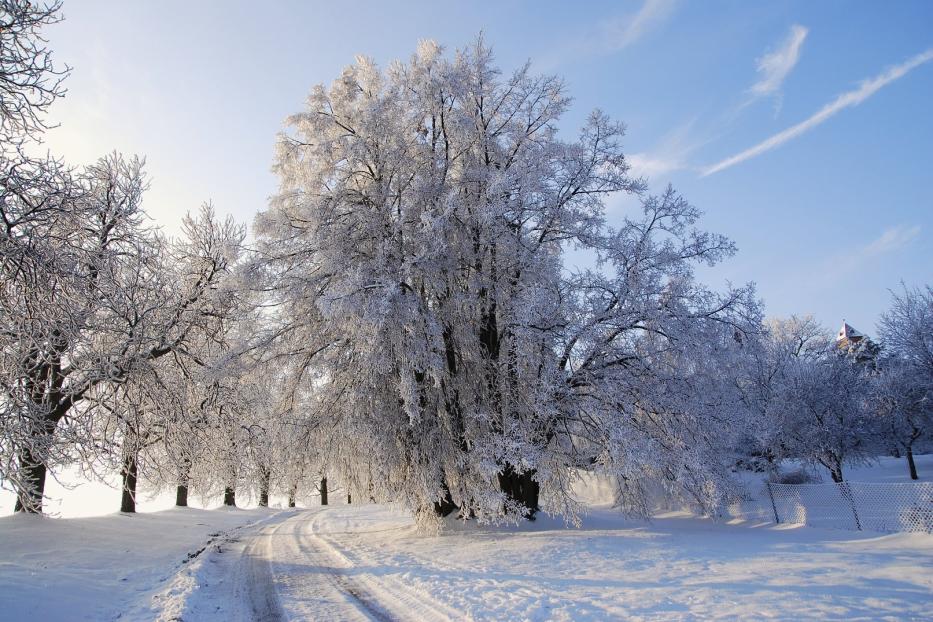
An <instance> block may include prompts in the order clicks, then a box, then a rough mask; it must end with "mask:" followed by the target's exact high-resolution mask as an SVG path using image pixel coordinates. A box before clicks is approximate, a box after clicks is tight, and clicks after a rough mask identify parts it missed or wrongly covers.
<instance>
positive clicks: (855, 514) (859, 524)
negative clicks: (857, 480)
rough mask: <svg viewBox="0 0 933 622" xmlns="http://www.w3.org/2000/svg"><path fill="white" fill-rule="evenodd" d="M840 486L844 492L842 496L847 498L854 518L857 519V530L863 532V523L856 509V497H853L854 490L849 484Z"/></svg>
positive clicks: (844, 483) (843, 483) (845, 483)
mask: <svg viewBox="0 0 933 622" xmlns="http://www.w3.org/2000/svg"><path fill="white" fill-rule="evenodd" d="M838 486H839V488H840V489H841V490H842V496H843V497H845V499H846V501H848V502H849V507H850V508H852V516H853V517H854V518H855V528H856V529H858V530H859V531H861V530H862V521H860V520H859V518H858V510H857V509H856V508H855V497H854V496H852V489H851V488H849V483H848V482H839V484H838Z"/></svg>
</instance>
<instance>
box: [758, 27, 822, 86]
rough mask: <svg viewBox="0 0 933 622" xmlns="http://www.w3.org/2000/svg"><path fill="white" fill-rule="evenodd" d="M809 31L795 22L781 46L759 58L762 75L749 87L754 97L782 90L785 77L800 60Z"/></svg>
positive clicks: (759, 71) (759, 70) (759, 72)
mask: <svg viewBox="0 0 933 622" xmlns="http://www.w3.org/2000/svg"><path fill="white" fill-rule="evenodd" d="M807 32H808V30H807V29H806V28H805V27H803V26H800V25H799V24H794V25H793V26H791V28H790V33H788V35H787V37H786V38H785V40H784V42H783V43H782V44H781V47H780V48H778V49H777V50H774V51H773V52H769V53H767V54H765V55H764V56H762V57H761V58H759V59H758V61H757V63H758V74H759V75H760V76H761V77H760V79H759V80H758V82H756V83H755V84H753V85H752V87H751V88H750V89H749V92H750V93H751V94H752V96H753V97H766V96H768V95H774V94H776V93H778V92H779V91H780V89H781V85H782V84H783V83H784V79H785V78H786V77H787V76H788V74H790V72H791V70H792V69H793V68H794V66H796V65H797V61H798V60H800V48H801V47H802V46H803V42H804V39H806V38H807Z"/></svg>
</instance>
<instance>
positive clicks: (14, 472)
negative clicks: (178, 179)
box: [0, 155, 226, 511]
mask: <svg viewBox="0 0 933 622" xmlns="http://www.w3.org/2000/svg"><path fill="white" fill-rule="evenodd" d="M59 177H60V181H58V182H56V183H43V184H42V185H39V186H35V187H30V188H28V190H30V192H24V191H23V189H22V188H21V187H16V186H11V185H4V186H3V192H2V196H0V211H2V213H3V216H4V221H5V223H6V224H7V228H6V236H5V237H4V239H3V242H4V247H3V249H2V250H3V257H2V262H0V265H2V269H3V271H4V273H3V287H4V296H3V297H2V303H0V316H2V324H3V326H4V327H5V328H4V333H3V347H2V360H0V386H2V389H3V395H4V400H3V403H2V406H3V409H4V421H5V422H7V423H6V425H5V426H4V432H5V437H4V439H3V463H2V467H3V476H4V479H6V480H7V481H9V482H12V484H13V485H14V487H15V488H16V490H17V493H18V503H17V508H18V509H22V510H27V511H38V510H39V509H40V508H41V499H42V491H43V489H44V483H45V477H46V471H47V468H48V467H49V466H50V465H51V464H54V463H56V462H58V461H61V460H67V459H68V456H67V452H68V451H69V449H70V448H72V447H73V446H74V445H75V444H76V443H78V442H80V440H81V439H74V438H69V433H70V432H72V431H74V430H79V429H80V428H79V427H76V426H72V425H70V421H69V419H68V417H69V415H70V414H73V413H74V412H77V411H74V410H73V409H74V408H75V407H76V406H77V405H78V404H79V403H81V402H83V401H85V400H89V398H91V397H92V396H94V395H95V392H97V391H98V390H100V389H101V387H103V386H104V385H113V384H120V383H123V382H126V381H127V380H128V379H129V378H131V377H132V376H133V375H134V374H135V373H136V372H137V371H138V370H140V369H142V368H143V367H145V366H146V365H147V364H148V363H150V362H151V361H154V360H155V359H158V358H161V357H163V356H165V355H167V354H170V353H172V352H175V351H177V350H179V349H180V348H184V346H185V344H186V343H187V341H188V340H189V338H190V336H191V334H192V332H193V331H195V330H196V328H197V327H198V326H199V325H201V323H202V322H203V319H204V317H205V316H209V315H210V314H211V313H212V310H213V308H214V297H213V293H214V288H215V286H216V284H217V281H218V279H219V278H220V276H221V274H222V273H223V272H224V270H225V267H226V256H225V255H224V249H221V248H213V247H208V246H195V247H192V249H191V255H190V256H189V260H190V261H189V263H188V266H187V267H186V269H185V271H184V272H183V273H182V274H171V272H170V270H169V268H168V263H169V258H168V253H169V252H170V251H169V250H168V248H167V247H166V245H165V243H164V241H163V240H162V239H161V238H160V237H159V236H158V235H157V234H156V233H155V232H154V231H152V230H150V229H148V228H147V227H146V226H145V225H144V217H145V215H144V212H143V211H142V209H141V199H142V194H143V191H144V189H145V185H146V184H145V180H144V177H143V173H142V164H141V162H140V161H139V160H136V159H132V160H127V159H125V158H123V157H121V156H118V155H113V156H110V157H107V158H104V159H102V160H100V161H99V162H98V163H96V164H95V165H93V166H90V167H88V168H87V169H85V170H84V171H81V172H80V173H77V174H74V175H71V174H69V173H67V172H63V173H60V174H59ZM91 403H92V402H91V401H89V402H88V406H89V405H91Z"/></svg>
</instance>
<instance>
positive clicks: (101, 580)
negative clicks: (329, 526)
mask: <svg viewBox="0 0 933 622" xmlns="http://www.w3.org/2000/svg"><path fill="white" fill-rule="evenodd" d="M275 512H276V510H259V509H256V510H226V509H223V510H210V511H208V510H199V509H195V508H177V509H172V510H165V511H162V512H155V513H151V514H135V515H124V514H111V515H108V516H99V517H94V518H75V519H53V518H48V517H42V516H31V515H30V516H24V515H16V516H5V517H2V518H0V603H2V604H0V619H3V620H10V621H14V620H27V619H29V620H42V621H55V620H63V621H64V620H68V621H76V620H113V619H116V618H117V617H118V616H120V615H121V614H123V613H124V612H125V611H127V610H128V609H132V608H133V607H135V606H136V605H135V603H143V604H142V608H143V609H146V608H148V607H149V604H148V603H149V601H150V598H151V596H152V594H153V593H154V592H155V591H157V590H158V589H160V586H162V585H164V584H165V582H167V581H170V580H172V579H173V575H174V574H175V573H176V571H177V570H178V569H179V568H183V567H184V566H186V565H188V564H190V563H192V561H188V562H187V563H185V562H184V560H185V559H186V558H187V557H188V556H189V555H191V554H195V553H197V552H198V551H199V550H201V549H202V548H203V547H205V546H207V545H208V542H212V543H216V542H219V541H222V540H223V539H224V537H225V534H226V533H228V532H231V531H233V532H235V531H236V530H237V529H238V528H242V527H243V526H245V525H249V524H255V523H257V522H259V521H264V520H269V519H270V518H271V517H272V516H274V514H275ZM230 537H233V536H232V535H231V536H230ZM199 557H200V556H198V557H194V558H193V560H194V561H197V559H198V558H199ZM153 617H154V616H152V615H149V616H148V617H146V616H142V617H141V618H139V619H147V620H151V619H153Z"/></svg>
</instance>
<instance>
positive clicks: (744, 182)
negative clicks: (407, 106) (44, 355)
mask: <svg viewBox="0 0 933 622" xmlns="http://www.w3.org/2000/svg"><path fill="white" fill-rule="evenodd" d="M261 4H262V3H256V2H229V1H228V2H207V1H202V2H176V1H167V0H166V1H161V2H158V3H156V2H117V1H116V0H114V1H111V2H102V1H95V0H82V1H81V2H78V1H76V0H66V2H65V7H64V14H65V17H66V20H65V21H64V22H63V23H61V24H59V25H56V26H54V27H52V28H50V29H49V30H48V33H47V34H48V36H49V38H50V44H51V46H52V48H53V49H54V50H55V54H56V58H57V59H58V60H59V61H60V62H66V63H68V64H69V65H70V66H72V67H73V69H74V71H73V74H72V76H71V77H70V78H69V80H68V83H67V86H68V89H69V92H68V95H67V96H66V98H65V99H64V100H62V101H60V102H58V103H57V104H56V105H55V107H54V108H53V110H52V115H51V116H52V119H53V121H55V122H57V123H60V127H59V128H57V129H55V130H52V131H50V132H49V134H48V136H47V137H46V144H47V146H48V148H49V149H50V150H52V151H53V152H55V153H57V154H60V155H62V156H64V157H65V158H66V159H67V160H69V161H70V162H73V163H85V162H89V161H92V160H94V159H95V158H97V157H98V156H100V155H103V154H105V153H107V152H109V151H112V150H114V149H116V150H119V151H123V152H125V153H136V154H140V155H145V156H146V157H147V162H148V171H149V173H150V176H151V178H152V186H151V190H150V192H149V194H148V195H147V198H146V208H147V210H148V211H149V213H150V214H152V215H153V217H154V218H155V219H156V220H157V221H158V222H159V223H160V224H161V225H163V226H164V227H165V228H166V229H167V230H169V231H174V230H177V224H178V222H179V221H180V218H181V216H182V215H183V214H184V213H185V212H186V211H188V210H192V209H195V208H196V207H197V206H198V205H199V204H200V203H201V202H203V201H205V200H208V199H210V200H212V201H213V202H214V204H215V206H216V207H217V208H218V210H220V211H221V212H226V213H231V214H233V215H234V216H235V217H236V218H238V219H240V220H243V221H251V219H252V216H253V214H255V213H256V212H257V211H259V210H260V209H263V207H264V205H265V202H266V198H267V197H268V196H269V195H270V194H272V193H273V192H274V191H275V187H276V180H275V178H274V176H273V175H272V174H271V173H270V172H269V167H270V164H271V160H272V147H273V143H274V140H275V135H276V133H277V132H278V131H279V130H280V129H281V127H282V120H283V119H284V118H285V117H286V116H287V115H289V114H291V113H293V112H296V111H298V110H299V109H300V108H301V106H302V102H303V100H304V98H305V96H306V94H307V93H308V92H309V90H310V88H311V86H312V85H314V84H316V83H321V82H324V83H329V82H331V81H332V80H333V79H334V78H336V77H337V76H338V75H339V73H340V71H341V69H342V68H343V67H344V66H345V65H347V64H349V63H350V62H352V60H353V57H354V56H355V55H357V54H365V55H368V56H372V57H374V58H375V59H376V60H377V61H378V62H379V63H380V64H382V65H385V64H386V63H387V62H388V61H390V60H392V59H396V58H408V57H409V56H410V55H411V53H412V52H413V51H414V49H415V46H416V44H417V41H418V40H419V39H425V38H431V39H435V40H437V41H438V42H440V43H442V44H443V45H445V46H447V47H448V48H456V47H460V46H463V45H465V44H467V43H468V42H470V41H471V40H472V39H473V38H474V37H475V36H476V34H477V33H478V32H480V31H483V32H485V35H486V38H487V40H488V41H489V42H490V43H491V44H492V46H493V48H494V50H495V52H496V56H497V58H498V61H499V64H500V66H501V67H502V68H503V69H504V70H506V71H509V70H511V69H514V68H515V67H517V66H518V65H520V64H521V63H522V62H524V61H525V60H527V59H531V60H532V62H533V66H534V67H535V68H537V69H538V70H539V71H541V72H547V73H557V74H560V75H562V76H563V77H564V78H565V79H566V81H567V83H568V86H569V91H570V94H571V95H573V97H574V98H575V100H574V104H573V107H572V110H571V111H570V113H569V114H567V116H566V117H565V120H564V128H565V129H566V131H567V132H568V136H569V135H570V134H571V133H572V132H573V131H574V130H575V129H576V128H577V127H578V126H579V125H580V124H581V123H582V120H583V119H584V117H585V116H586V115H587V114H588V113H589V111H590V110H592V109H593V108H595V107H599V108H602V109H603V110H605V111H606V112H608V113H609V114H610V115H611V116H612V117H614V118H616V119H619V120H622V121H624V122H625V123H626V124H627V125H628V128H629V131H628V136H627V139H626V141H625V145H626V148H627V153H628V154H629V155H630V157H631V159H632V162H633V164H635V165H636V170H637V171H638V172H639V173H641V174H644V175H646V176H647V177H648V178H649V179H650V183H651V186H652V187H653V188H655V189H660V188H663V186H664V185H666V184H667V183H669V182H670V183H672V184H674V186H675V187H676V188H677V189H678V190H680V191H681V192H682V193H683V194H684V195H685V196H686V197H687V198H688V199H689V200H690V201H691V202H693V203H694V204H695V205H697V206H698V207H699V208H701V209H702V210H703V211H704V212H705V213H706V216H705V218H704V221H703V224H704V226H706V227H707V228H710V229H712V230H714V231H718V232H721V233H725V234H727V235H729V236H730V237H732V238H733V239H734V240H735V241H736V243H737V244H738V246H739V254H738V255H737V256H736V257H735V258H734V259H732V260H730V261H728V262H726V264H724V265H721V266H718V267H716V268H715V269H712V270H706V269H704V270H701V271H700V274H701V276H702V278H703V279H704V280H705V281H706V282H708V283H710V284H711V285H713V286H721V285H722V284H723V283H724V282H725V281H726V280H730V281H732V282H735V283H742V282H745V281H755V282H756V283H757V286H758V290H759V294H760V295H761V297H762V298H763V299H764V300H765V303H766V308H767V311H768V314H769V315H774V316H787V315H790V314H792V313H796V314H806V313H811V314H813V315H814V316H815V317H816V318H817V319H818V320H820V321H821V322H823V323H824V324H826V325H827V326H828V327H829V328H830V329H835V328H836V327H837V326H838V325H839V324H840V323H841V321H842V319H843V318H845V319H846V320H847V321H848V322H849V323H850V324H852V325H854V326H856V327H857V328H859V329H860V330H863V331H866V332H868V333H869V334H871V333H873V332H874V328H875V323H876V321H877V318H878V315H879V314H880V313H881V312H882V311H883V310H884V309H885V308H886V307H887V305H888V302H889V293H888V289H889V288H896V287H898V284H899V282H900V281H901V280H903V281H905V282H906V283H907V284H908V285H919V284H923V283H931V282H933V278H931V277H933V244H931V233H933V188H931V185H933V2H929V1H926V0H921V1H916V2H908V1H903V0H902V1H898V2H880V1H879V2H871V3H869V2H863V1H858V2H856V1H851V0H850V1H846V2H842V1H834V0H824V1H821V2H782V3H777V2H738V1H733V2H725V1H703V2H700V1H698V0H694V1H692V2H686V1H683V0H681V1H676V0H647V1H644V0H637V1H631V2H591V3H586V4H584V3H567V2H555V3H546V2H518V1H512V2H508V1H505V2H502V1H500V2H490V3H485V2H469V3H462V4H460V5H452V4H451V5H447V6H441V3H438V2H410V3H404V4H402V5H401V6H390V5H391V4H393V3H388V2H372V3H369V2H354V3H346V2H330V3H317V2H270V3H266V4H267V6H261ZM575 4H578V5H582V6H575ZM626 209H630V204H629V203H628V202H626V201H624V200H621V201H620V200H616V201H610V205H609V211H608V215H609V218H610V220H611V219H613V218H615V219H618V218H620V217H621V215H622V214H623V213H624V212H625V210H626Z"/></svg>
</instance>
